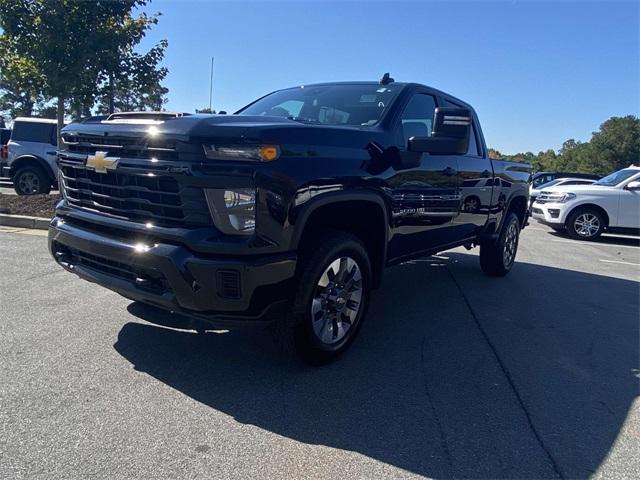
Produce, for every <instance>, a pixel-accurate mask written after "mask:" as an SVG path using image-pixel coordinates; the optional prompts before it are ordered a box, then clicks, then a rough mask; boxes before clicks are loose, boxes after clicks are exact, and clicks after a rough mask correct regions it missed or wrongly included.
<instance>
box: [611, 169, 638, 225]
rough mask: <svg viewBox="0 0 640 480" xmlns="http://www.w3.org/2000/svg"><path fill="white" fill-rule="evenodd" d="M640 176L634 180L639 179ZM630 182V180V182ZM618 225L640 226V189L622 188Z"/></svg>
mask: <svg viewBox="0 0 640 480" xmlns="http://www.w3.org/2000/svg"><path fill="white" fill-rule="evenodd" d="M639 180H640V177H636V178H634V179H633V180H632V181H639ZM628 183H630V182H628ZM616 226H618V227H624V228H640V190H627V189H626V188H623V189H622V190H620V204H619V207H618V224H617V225H616Z"/></svg>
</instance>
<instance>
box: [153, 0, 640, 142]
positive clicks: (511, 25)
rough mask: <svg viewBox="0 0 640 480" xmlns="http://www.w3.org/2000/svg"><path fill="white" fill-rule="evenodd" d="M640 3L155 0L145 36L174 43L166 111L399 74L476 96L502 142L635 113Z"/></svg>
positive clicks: (573, 133)
mask: <svg viewBox="0 0 640 480" xmlns="http://www.w3.org/2000/svg"><path fill="white" fill-rule="evenodd" d="M639 5H640V2H636V1H629V2H614V1H600V2H590V1H582V2H569V1H555V2H554V1H549V2H543V1H528V2H522V1H510V2H497V1H496V2H486V1H475V2H459V1H449V2H427V1H423V2H401V1H389V2H384V1H369V2H365V1H350V2H339V1H304V0H299V1H288V2H270V1H262V2H244V1H235V2H221V1H204V0H201V1H184V0H181V1H177V0H173V1H171V0H155V1H153V2H152V4H151V5H150V7H148V10H150V11H160V12H162V14H163V15H162V17H161V19H160V22H159V24H158V25H157V26H156V27H155V28H154V30H153V31H152V32H151V33H150V34H149V36H148V38H147V39H146V40H145V46H148V45H150V44H151V43H153V42H157V41H158V40H160V39H161V38H166V39H167V40H168V41H169V48H168V50H167V55H166V59H165V65H166V66H167V67H168V68H169V70H170V73H169V76H168V78H167V81H166V86H167V87H168V88H169V89H170V93H169V99H170V101H169V104H168V106H167V108H168V109H173V110H184V111H193V110H194V109H195V108H202V107H206V106H208V104H209V68H210V62H211V56H214V57H215V74H214V93H213V106H214V109H217V110H221V109H224V110H227V111H229V112H231V111H234V110H235V109H237V108H239V107H241V106H243V105H245V104H246V103H249V102H250V101H251V100H253V99H255V98H256V97H258V96H260V95H263V94H264V93H267V92H269V91H272V90H275V89H278V88H282V87H287V86H293V85H300V84H306V83H315V82H321V81H332V80H377V79H379V78H380V77H381V75H382V74H383V73H384V72H387V71H389V72H391V74H392V76H393V77H394V78H395V79H396V80H399V81H400V80H402V81H415V82H419V83H424V84H427V85H430V86H433V87H436V88H440V89H442V90H445V91H447V92H449V93H451V94H453V95H456V96H458V97H460V98H462V99H463V100H466V101H468V102H469V103H471V104H472V105H474V107H475V108H476V110H477V112H478V115H479V117H480V121H481V123H482V125H483V129H484V133H485V137H486V139H487V143H488V144H489V145H490V146H493V147H495V148H497V149H499V150H500V151H502V152H503V153H516V152H519V151H533V152H538V151H539V150H542V149H547V148H553V149H558V148H560V146H561V145H562V142H563V141H564V140H566V139H568V138H575V139H578V140H588V139H589V138H590V136H591V132H593V131H594V130H597V129H598V127H599V125H600V124H601V123H602V122H603V121H605V120H606V119H607V118H609V117H610V116H614V115H616V116H620V115H628V114H635V115H638V113H639V110H640V105H639V93H638V89H639V87H638V85H639V83H638V82H639V70H640V66H639V59H638V57H639V47H638V45H639V42H640V33H639V16H640V12H639Z"/></svg>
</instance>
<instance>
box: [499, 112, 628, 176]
mask: <svg viewBox="0 0 640 480" xmlns="http://www.w3.org/2000/svg"><path fill="white" fill-rule="evenodd" d="M489 156H490V157H491V158H503V159H506V160H512V161H515V162H529V163H531V164H532V165H533V167H534V168H535V170H536V171H557V172H576V173H595V174H597V175H607V174H609V173H611V172H614V171H616V170H619V169H621V168H625V167H628V166H629V165H631V164H636V165H637V164H638V163H640V119H639V118H638V117H636V116H634V115H627V116H625V117H611V118H609V119H608V120H607V121H605V122H604V123H603V124H602V125H600V129H599V130H598V131H597V132H593V135H592V137H591V140H590V141H588V142H579V141H576V140H574V139H569V140H567V141H565V142H564V143H563V144H562V147H561V148H560V150H559V151H558V152H555V151H554V150H551V149H549V150H546V151H544V152H539V153H538V154H537V155H536V154H534V153H532V152H526V153H516V154H515V155H503V154H501V153H500V152H499V151H498V150H495V149H492V148H490V149H489Z"/></svg>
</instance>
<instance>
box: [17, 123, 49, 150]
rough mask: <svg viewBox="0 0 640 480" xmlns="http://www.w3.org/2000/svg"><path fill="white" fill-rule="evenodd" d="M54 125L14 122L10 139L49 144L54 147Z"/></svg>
mask: <svg viewBox="0 0 640 480" xmlns="http://www.w3.org/2000/svg"><path fill="white" fill-rule="evenodd" d="M55 128H56V126H55V124H52V123H40V122H15V124H14V125H13V134H12V137H11V138H12V139H13V140H17V141H22V142H38V143H50V144H52V145H55V140H54V139H55V136H56V135H55Z"/></svg>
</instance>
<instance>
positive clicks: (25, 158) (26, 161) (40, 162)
mask: <svg viewBox="0 0 640 480" xmlns="http://www.w3.org/2000/svg"><path fill="white" fill-rule="evenodd" d="M31 165H33V166H37V167H40V168H42V169H43V170H44V172H45V173H46V174H47V177H49V180H50V181H51V183H54V182H55V179H56V176H55V174H54V173H53V169H52V168H51V165H49V163H48V162H47V161H46V160H45V159H44V158H42V157H38V156H37V155H21V156H19V157H16V158H15V159H14V160H13V161H12V162H11V168H12V170H13V172H12V180H13V178H14V177H15V175H16V173H18V171H19V170H20V169H21V168H24V167H27V166H31Z"/></svg>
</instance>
